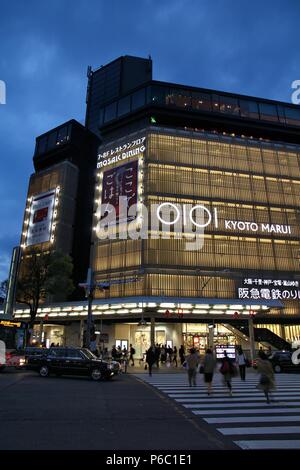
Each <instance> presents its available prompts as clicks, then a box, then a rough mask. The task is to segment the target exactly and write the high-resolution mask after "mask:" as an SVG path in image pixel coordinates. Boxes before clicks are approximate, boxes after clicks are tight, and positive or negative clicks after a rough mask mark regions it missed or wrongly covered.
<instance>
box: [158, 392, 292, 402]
mask: <svg viewBox="0 0 300 470" xmlns="http://www.w3.org/2000/svg"><path fill="white" fill-rule="evenodd" d="M224 392H225V390H224ZM224 392H217V393H215V392H214V393H213V394H212V395H209V396H210V397H211V399H213V400H214V399H215V398H218V396H223V394H224ZM226 392H227V394H228V391H227V390H226ZM226 392H225V393H226ZM222 393H223V394H222ZM167 394H168V395H169V397H171V398H176V397H177V398H183V397H194V396H195V397H201V396H205V395H206V396H208V395H207V391H206V390H203V391H198V392H195V391H192V390H191V391H190V392H189V391H187V392H185V393H183V392H174V391H172V392H171V393H169V392H167ZM275 395H276V396H278V397H280V396H283V395H286V396H294V395H296V396H299V390H295V391H294V392H284V391H278V390H276V392H274V396H275ZM233 396H234V397H261V396H262V392H257V391H254V392H253V391H252V390H249V391H248V392H236V391H235V390H234V391H233Z"/></svg>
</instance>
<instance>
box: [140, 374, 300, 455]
mask: <svg viewBox="0 0 300 470" xmlns="http://www.w3.org/2000/svg"><path fill="white" fill-rule="evenodd" d="M136 375H137V376H138V377H139V378H140V379H142V380H144V381H145V382H147V383H149V384H151V385H152V386H153V387H156V388H157V389H159V390H160V391H161V392H163V393H164V394H166V395H167V396H168V397H169V398H171V399H173V400H175V401H176V402H177V403H178V404H180V405H181V406H183V407H184V408H186V409H188V410H190V411H191V412H192V413H193V414H194V415H195V416H197V417H199V418H201V419H203V420H204V421H205V422H206V423H207V424H208V425H210V426H214V429H215V430H217V431H218V432H219V433H220V434H221V435H223V436H227V438H228V437H229V438H230V439H232V442H234V444H236V445H237V446H238V447H239V448H241V449H253V450H254V449H300V374H279V375H276V390H275V391H274V393H273V396H272V398H271V400H272V401H271V403H270V404H267V403H266V400H265V397H264V395H263V393H262V392H261V391H260V390H258V389H257V388H256V385H257V383H258V375H257V374H256V373H253V372H252V371H251V372H250V373H248V376H247V377H246V381H245V382H243V381H241V380H240V378H239V377H235V378H233V380H232V391H233V395H232V396H229V393H228V389H227V388H226V387H225V386H224V384H223V381H222V376H221V374H219V373H216V374H215V376H214V381H213V394H212V395H210V396H208V395H207V389H206V385H205V384H204V381H203V376H202V375H198V376H197V381H198V383H197V386H196V387H189V386H188V383H187V376H186V373H178V374H168V373H159V374H155V373H154V374H153V375H152V377H149V376H148V375H146V374H136Z"/></svg>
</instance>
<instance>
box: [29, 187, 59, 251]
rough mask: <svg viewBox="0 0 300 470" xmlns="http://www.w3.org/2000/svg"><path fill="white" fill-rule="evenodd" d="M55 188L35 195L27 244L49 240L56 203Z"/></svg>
mask: <svg viewBox="0 0 300 470" xmlns="http://www.w3.org/2000/svg"><path fill="white" fill-rule="evenodd" d="M55 194H56V193H55V190H52V191H48V192H47V193H42V194H38V195H36V196H33V198H32V201H31V205H30V219H29V225H28V230H27V236H26V242H25V245H26V246H31V245H36V244H38V243H44V242H48V241H49V240H50V237H51V225H52V217H53V209H54V203H55Z"/></svg>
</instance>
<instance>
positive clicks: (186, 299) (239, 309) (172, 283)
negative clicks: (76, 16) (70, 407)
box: [16, 59, 300, 355]
mask: <svg viewBox="0 0 300 470" xmlns="http://www.w3.org/2000/svg"><path fill="white" fill-rule="evenodd" d="M123 60H125V59H123ZM142 61H143V62H141V64H140V65H141V67H145V64H146V62H148V69H147V73H145V74H144V75H143V77H142V78H141V80H140V83H139V82H137V80H136V78H135V82H134V83H133V85H132V86H130V85H128V83H130V79H129V77H130V73H129V75H128V74H127V75H126V84H127V87H125V88H124V87H123V88H122V86H121V85H120V84H122V81H123V82H125V78H124V79H122V78H118V80H119V82H118V83H119V85H120V86H119V91H117V88H116V89H115V92H114V93H113V95H109V94H108V91H109V90H108V91H107V90H106V89H105V87H106V86H108V85H107V84H108V82H109V81H107V82H105V80H104V78H103V77H104V76H109V74H110V66H111V67H112V66H113V67H116V61H114V62H113V63H112V64H108V65H107V66H106V67H104V68H103V70H102V69H99V71H95V72H92V70H91V69H89V89H88V104H87V118H86V127H87V128H88V129H86V130H85V131H86V132H90V131H91V132H95V119H96V117H95V116H98V128H97V130H96V133H97V134H98V137H99V136H100V137H101V144H100V146H99V149H98V152H97V155H96V154H93V151H92V150H91V151H90V155H91V159H90V163H89V164H88V165H87V168H89V171H90V173H89V174H90V175H91V171H92V172H93V175H94V180H93V182H92V184H91V186H92V187H93V189H95V191H94V194H93V195H92V197H89V199H88V196H87V195H86V194H84V192H79V193H78V192H77V191H76V182H75V180H76V178H77V179H78V178H80V175H81V170H80V168H79V169H78V167H77V170H76V169H75V168H73V166H72V162H70V161H67V162H66V161H64V162H61V163H58V165H59V174H60V175H61V176H60V177H59V178H58V177H57V178H56V179H55V178H54V176H51V178H54V179H55V181H54V180H53V182H52V181H51V183H49V184H44V185H43V184H42V181H43V179H42V175H41V173H40V174H39V178H38V181H39V182H38V183H36V186H34V185H35V178H36V176H35V175H33V177H32V180H31V184H30V188H31V191H30V194H29V197H31V196H33V197H34V196H35V195H36V194H39V193H43V191H45V192H46V191H50V190H53V189H54V190H56V191H58V193H57V194H58V195H57V197H56V199H58V201H59V200H60V198H66V199H67V200H68V204H69V205H70V208H71V206H72V202H71V201H72V200H78V201H81V203H80V204H83V201H85V204H90V206H89V207H88V209H87V212H86V221H88V219H89V220H90V224H89V225H88V227H89V230H90V231H89V234H91V227H93V229H94V230H93V231H92V236H91V235H89V236H91V244H89V241H88V235H87V236H86V239H85V240H86V242H85V249H87V250H88V252H89V260H88V256H87V255H86V254H85V255H84V256H79V255H78V253H77V254H76V251H75V252H74V254H73V258H74V264H75V266H76V269H77V272H78V271H80V276H81V279H82V280H83V279H84V274H83V271H84V269H85V268H87V266H88V264H90V266H91V268H92V270H93V272H94V278H95V281H96V282H98V283H102V284H101V285H102V287H103V286H106V288H105V289H104V288H102V289H98V290H96V292H95V301H94V305H93V314H94V318H95V325H96V330H99V332H100V333H101V335H102V336H100V339H101V338H102V340H103V341H107V340H108V343H104V345H107V346H111V345H113V344H115V343H116V342H117V344H120V345H125V346H128V345H129V344H130V343H132V344H134V345H135V348H136V350H137V354H138V355H142V353H143V352H144V351H145V349H146V347H148V345H149V344H150V342H151V341H152V342H153V341H154V342H155V343H163V344H165V343H167V342H170V344H172V345H176V346H177V347H178V346H180V344H182V343H185V344H186V345H187V346H192V345H195V346H197V347H199V348H200V350H204V348H205V347H206V346H207V345H208V344H211V343H212V336H214V340H215V341H214V342H215V344H220V345H221V344H223V345H226V344H236V343H241V344H243V346H244V348H245V349H246V350H247V349H249V338H248V333H249V331H248V319H249V316H252V314H255V317H254V324H255V331H254V333H255V340H256V346H257V347H258V346H259V344H264V345H265V344H267V343H268V344H270V345H271V346H272V347H275V348H283V347H285V346H287V343H286V342H285V341H288V342H290V343H294V344H296V343H297V342H298V341H299V340H300V308H299V300H300V265H299V262H300V229H299V222H300V212H299V210H300V203H299V200H300V199H299V196H300V146H299V131H300V109H299V107H298V106H295V105H291V104H287V103H281V102H275V101H270V100H264V99H256V98H251V97H247V96H240V95H236V94H231V93H221V92H217V91H212V90H206V89H200V88H193V87H187V86H182V85H180V86H179V85H175V84H171V83H163V82H157V81H153V80H152V77H151V76H150V77H149V73H150V74H151V72H150V71H151V70H152V67H151V61H150V59H148V60H146V62H145V60H144V59H142ZM125 62H126V60H125ZM137 64H138V60H137V61H134V67H137V66H138V65H137ZM149 64H150V65H149ZM111 70H112V69H111ZM120 70H121V69H120ZM97 74H99V76H98V77H97ZM101 74H102V75H101ZM133 75H134V76H135V77H136V75H135V74H133ZM118 76H119V75H118ZM101 77H102V78H101ZM101 80H102V82H103V84H102V85H99V83H102V82H101ZM105 83H106V84H105ZM93 84H94V85H93ZM95 84H97V87H98V88H97V92H96V91H95V87H96V85H95ZM101 87H102V88H101ZM101 90H102V91H101ZM100 91H101V93H102V94H101V93H100ZM100 95H101V96H102V98H101V99H100V98H99V96H100ZM95 96H97V97H98V98H97V99H96V98H95ZM105 96H106V97H107V98H106V99H105V98H104V97H105ZM97 100H98V101H97ZM95 139H96V137H95ZM93 156H94V157H93ZM96 160H97V161H96ZM54 170H55V168H54V167H51V171H50V170H49V168H45V169H44V170H43V171H44V172H45V173H44V175H45V176H44V178H45V180H47V178H48V180H49V171H50V173H51V175H55V171H54ZM63 175H64V176H63ZM92 179H93V178H92V177H91V179H90V180H89V181H92ZM48 180H47V181H48ZM68 182H70V183H68ZM91 186H90V187H89V190H90V189H91ZM32 188H33V189H32ZM57 188H59V189H57ZM72 191H73V192H72ZM120 196H123V197H125V196H126V197H127V202H128V204H127V208H126V210H125V212H124V210H123V211H122V207H121V205H120V201H119V197H120ZM62 200H63V199H62ZM92 201H93V207H92ZM130 201H131V202H130ZM108 203H110V204H111V206H112V207H113V209H114V211H115V214H116V220H115V222H114V223H113V222H111V223H110V224H108V226H107V228H108V232H109V233H110V238H107V237H106V238H105V237H104V225H105V218H107V215H108V213H109V211H107V210H105V208H106V206H107V204H108ZM28 204H32V200H29V201H28ZM54 204H55V201H54ZM143 207H144V208H146V212H147V213H146V215H145V213H143ZM101 211H102V212H101ZM66 212H67V215H66V216H61V219H59V217H60V215H59V214H60V212H59V211H58V214H57V217H58V219H57V221H55V233H59V231H60V230H62V229H61V227H62V224H65V225H64V230H63V233H64V236H63V237H62V238H61V242H60V243H61V245H59V246H60V247H61V249H62V250H63V251H64V250H65V251H66V252H70V253H73V252H72V249H70V246H71V244H72V241H71V240H74V231H75V230H76V229H78V226H77V223H76V221H74V219H72V217H74V214H73V212H74V211H73V212H72V209H66ZM79 212H80V211H79ZM72 214H73V215H72ZM197 214H198V215H199V216H200V219H198V218H197V216H198V215H197ZM65 217H66V218H65ZM68 217H69V219H68ZM201 217H202V218H201ZM71 219H72V220H71ZM150 219H151V221H150ZM145 224H146V225H145ZM151 224H152V225H151ZM129 226H130V228H131V230H132V232H134V233H135V234H136V236H131V237H129V235H128V228H129ZM145 226H146V229H145ZM72 227H74V228H73V229H72ZM141 227H143V230H142V228H141ZM197 229H200V232H201V236H200V235H199V234H198V232H197ZM52 230H53V226H52ZM23 232H24V233H25V234H26V230H23ZM53 233H54V232H53ZM53 233H52V232H51V234H50V242H49V243H51V237H52V236H55V235H53ZM141 233H142V234H143V235H141ZM195 233H196V237H197V236H198V235H199V236H200V239H201V246H198V247H195V246H193V244H192V242H193V241H195V240H196V239H197V238H195ZM112 234H114V235H112ZM139 235H140V236H139ZM26 236H28V234H27V235H26ZM99 236H100V238H99ZM24 237H25V235H24ZM80 237H81V235H79V237H75V239H77V240H81V238H80ZM101 238H102V239H101ZM58 240H60V238H59V237H58ZM24 243H25V244H26V241H24V240H22V244H23V245H24ZM80 246H81V247H82V246H83V244H82V243H80ZM82 260H84V261H82ZM83 265H84V266H83ZM80 276H77V278H79V277H80ZM81 300H82V301H81V302H80V299H79V298H77V299H75V300H73V302H66V303H64V304H61V305H47V306H45V307H43V308H41V310H40V313H39V315H40V317H41V318H43V316H44V315H48V318H49V317H50V315H52V317H53V321H55V324H54V326H53V328H56V330H57V331H60V332H61V333H60V334H61V335H62V338H63V341H64V342H66V343H69V344H74V342H77V343H78V342H79V341H80V337H81V335H82V328H83V323H84V318H85V316H86V310H87V305H86V301H85V300H84V299H83V298H82V299H81ZM53 309H54V310H53ZM16 315H17V316H24V315H26V312H25V313H24V311H22V310H21V309H18V310H17V312H16ZM141 319H142V320H145V321H146V322H147V324H146V325H144V324H143V323H144V322H143V321H140V320H141ZM50 322H51V320H48V321H47V322H45V327H46V326H47V323H49V325H50ZM79 323H80V327H79ZM211 327H213V328H211Z"/></svg>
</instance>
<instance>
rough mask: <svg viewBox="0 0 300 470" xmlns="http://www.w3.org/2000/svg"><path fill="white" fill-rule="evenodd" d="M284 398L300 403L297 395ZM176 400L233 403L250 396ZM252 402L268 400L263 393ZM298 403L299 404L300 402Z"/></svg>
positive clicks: (243, 400)
mask: <svg viewBox="0 0 300 470" xmlns="http://www.w3.org/2000/svg"><path fill="white" fill-rule="evenodd" d="M281 398H282V399H284V401H286V402H287V403H288V402H289V400H291V399H292V398H294V401H296V402H299V403H300V397H299V399H297V398H295V397H290V396H288V397H287V398H286V397H285V395H284V396H281ZM175 400H176V401H178V402H179V403H186V402H189V403H199V402H200V403H203V402H210V403H211V402H214V403H218V402H222V403H223V404H226V405H227V403H231V402H249V397H237V398H234V397H233V396H232V397H229V396H225V397H223V398H214V399H212V400H211V399H210V398H209V397H207V398H189V397H185V398H176V399H175ZM251 401H252V402H260V401H264V402H265V401H266V399H265V397H264V396H263V395H262V394H261V396H260V397H255V398H253V400H251ZM299 403H298V404H299Z"/></svg>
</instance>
